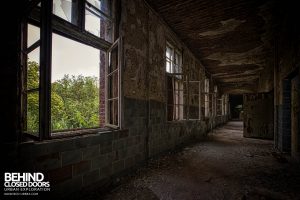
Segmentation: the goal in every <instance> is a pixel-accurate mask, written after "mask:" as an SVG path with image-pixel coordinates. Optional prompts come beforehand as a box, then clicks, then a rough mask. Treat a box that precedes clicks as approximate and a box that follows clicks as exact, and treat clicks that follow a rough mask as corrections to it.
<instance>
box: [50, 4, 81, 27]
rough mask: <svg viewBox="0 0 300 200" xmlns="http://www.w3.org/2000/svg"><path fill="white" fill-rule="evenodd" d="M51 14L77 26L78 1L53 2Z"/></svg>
mask: <svg viewBox="0 0 300 200" xmlns="http://www.w3.org/2000/svg"><path fill="white" fill-rule="evenodd" d="M53 14H55V15H57V16H58V17H61V18H62V19H64V20H66V21H68V22H71V23H72V24H74V25H77V24H78V22H77V19H78V1H77V0H53Z"/></svg>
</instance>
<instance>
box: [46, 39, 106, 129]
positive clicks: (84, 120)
mask: <svg viewBox="0 0 300 200" xmlns="http://www.w3.org/2000/svg"><path fill="white" fill-rule="evenodd" d="M52 46H53V48H52V83H51V127H52V131H60V130H69V129H82V128H95V127H99V121H100V119H99V80H100V64H101V63H100V50H98V49H95V48H93V47H90V46H87V45H84V44H82V43H79V42H76V41H73V40H70V39H68V38H65V37H62V36H59V35H56V34H53V43H52Z"/></svg>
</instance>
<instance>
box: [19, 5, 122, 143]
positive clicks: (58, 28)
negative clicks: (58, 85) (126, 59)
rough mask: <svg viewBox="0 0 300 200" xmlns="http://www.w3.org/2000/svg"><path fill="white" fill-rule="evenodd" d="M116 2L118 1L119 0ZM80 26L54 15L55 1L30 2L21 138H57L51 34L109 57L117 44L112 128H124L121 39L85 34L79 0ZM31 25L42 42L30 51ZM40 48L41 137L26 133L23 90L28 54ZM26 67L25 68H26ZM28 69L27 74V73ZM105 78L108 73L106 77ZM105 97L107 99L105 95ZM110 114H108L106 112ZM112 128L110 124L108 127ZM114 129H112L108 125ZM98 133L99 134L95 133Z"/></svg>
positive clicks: (25, 21)
mask: <svg viewBox="0 0 300 200" xmlns="http://www.w3.org/2000/svg"><path fill="white" fill-rule="evenodd" d="M116 1H117V0H116ZM116 1H115V0H113V3H112V5H114V6H112V7H111V13H112V18H111V19H112V20H113V22H112V23H113V25H112V27H113V29H112V35H111V37H112V40H113V41H114V39H115V37H116V35H115V26H116V21H115V18H114V14H115V10H116V8H115V6H116ZM78 2H79V3H78V6H79V8H78V18H79V19H78V24H77V25H74V24H72V23H71V22H68V21H66V20H64V19H62V18H60V17H58V16H56V15H54V14H53V13H52V8H53V7H52V4H53V0H43V1H41V0H33V1H31V2H30V3H29V4H28V5H27V7H26V8H25V12H24V13H25V14H24V16H23V19H22V24H21V26H22V33H21V35H22V37H21V38H22V39H21V63H20V66H21V67H20V70H21V73H20V80H21V84H22V85H21V87H20V90H21V91H20V93H21V102H20V106H21V109H20V110H21V111H20V112H21V113H20V115H21V118H22V123H21V128H22V131H21V132H20V133H21V138H24V136H29V137H31V138H33V139H38V140H45V139H51V138H52V137H54V138H55V136H52V132H51V60H52V57H51V56H52V55H51V52H52V34H53V33H56V34H58V35H61V36H63V37H66V38H68V39H71V40H74V41H77V42H80V43H83V44H85V45H88V46H91V47H94V48H96V49H99V50H102V51H105V52H106V54H108V53H107V52H108V50H109V49H111V47H112V46H113V45H115V44H116V43H118V56H119V57H118V60H119V66H118V73H119V76H118V95H119V96H118V98H119V100H118V125H117V126H112V127H113V128H121V121H122V120H121V114H120V110H121V98H120V95H121V90H120V88H121V87H120V80H121V70H120V69H121V65H122V63H121V58H120V57H121V55H122V54H121V42H120V41H121V39H116V40H115V42H114V43H110V42H108V41H106V40H104V39H102V38H100V37H97V36H95V35H93V34H92V33H89V32H87V31H85V28H84V27H85V26H84V24H85V16H84V12H85V11H84V9H85V3H86V1H85V0H79V1H78ZM39 3H41V5H40V7H37V6H38V4H39ZM28 23H31V24H33V25H37V26H38V27H39V28H40V40H39V41H38V42H35V43H34V44H33V45H31V46H30V47H29V48H27V26H28ZM38 45H40V67H39V68H40V72H39V73H40V80H39V89H38V91H39V130H38V136H37V137H36V136H34V135H32V134H28V133H27V132H24V124H25V123H24V122H26V112H27V111H25V109H27V108H26V105H27V102H26V101H27V100H26V95H27V92H28V91H25V90H24V88H26V83H27V80H26V79H27V78H26V77H25V75H26V72H27V71H26V70H27V54H28V51H29V50H30V51H32V50H34V49H35V48H37V47H38ZM106 63H107V62H106ZM25 68H26V69H25ZM24 70H25V72H24ZM105 79H106V74H105ZM105 91H106V92H107V87H106V83H105ZM105 98H106V96H105ZM106 112H107V111H106ZM105 120H106V119H105ZM107 125H108V126H109V124H107ZM109 127H111V126H109ZM89 129H91V130H92V129H93V130H94V129H95V128H86V129H80V130H78V131H79V132H90V131H89ZM78 131H75V132H74V131H72V130H71V131H70V132H74V135H78ZM70 132H68V131H66V132H63V133H66V136H69V135H70ZM96 132H98V131H96Z"/></svg>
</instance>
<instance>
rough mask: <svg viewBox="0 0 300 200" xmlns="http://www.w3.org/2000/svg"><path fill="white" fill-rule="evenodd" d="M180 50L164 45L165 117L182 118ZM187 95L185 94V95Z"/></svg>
mask: <svg viewBox="0 0 300 200" xmlns="http://www.w3.org/2000/svg"><path fill="white" fill-rule="evenodd" d="M179 52H180V51H179V50H177V49H175V48H173V47H172V46H171V45H169V44H167V46H166V72H167V119H168V121H172V120H182V119H183V118H184V83H185V81H186V80H184V78H183V77H184V76H183V74H182V69H181V68H182V64H181V62H182V56H181V54H180V53H179ZM185 96H187V95H185Z"/></svg>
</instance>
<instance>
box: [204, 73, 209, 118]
mask: <svg viewBox="0 0 300 200" xmlns="http://www.w3.org/2000/svg"><path fill="white" fill-rule="evenodd" d="M209 97H210V95H209V79H208V78H206V79H205V80H204V103H205V117H209V116H210V109H209V108H210V100H209V99H210V98H209Z"/></svg>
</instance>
